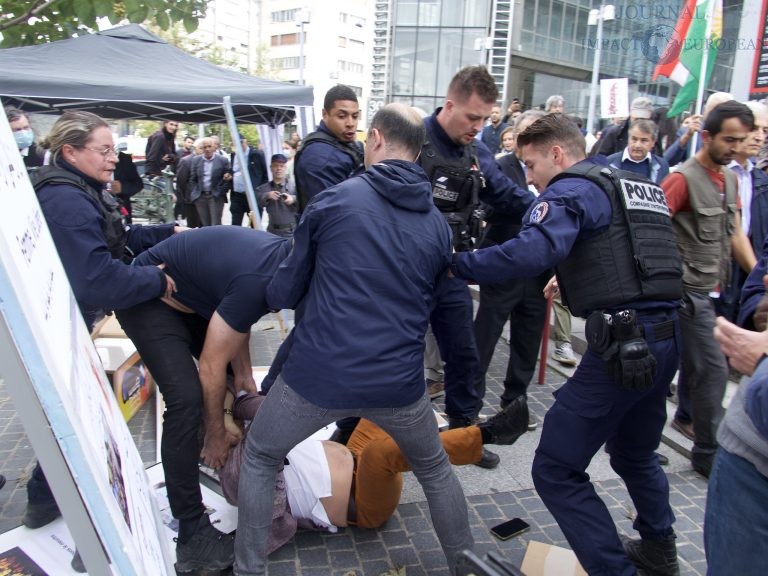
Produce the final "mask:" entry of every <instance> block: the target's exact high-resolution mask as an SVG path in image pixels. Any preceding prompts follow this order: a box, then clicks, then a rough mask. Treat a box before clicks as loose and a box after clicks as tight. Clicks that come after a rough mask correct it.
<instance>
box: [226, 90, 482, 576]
mask: <svg viewBox="0 0 768 576" xmlns="http://www.w3.org/2000/svg"><path fill="white" fill-rule="evenodd" d="M423 141H424V127H423V124H422V122H421V119H420V118H419V116H418V115H417V114H416V113H415V112H414V111H413V110H412V109H410V108H408V107H406V106H404V105H402V104H389V105H387V106H384V107H383V108H381V109H380V110H379V111H378V112H377V113H376V115H375V116H374V118H373V119H372V120H371V123H370V127H369V130H368V135H367V141H366V147H365V165H366V171H365V172H364V173H363V174H361V175H359V176H356V177H353V178H351V179H349V180H345V181H344V182H342V183H341V184H339V185H337V186H334V187H332V188H330V189H328V190H326V191H325V192H324V193H323V194H322V195H320V196H318V197H316V199H315V200H313V201H312V202H310V204H309V205H308V206H307V208H306V210H305V212H304V214H303V216H302V218H301V221H300V222H299V225H298V227H297V229H296V231H295V234H294V247H293V250H292V252H291V254H290V255H289V257H288V258H287V259H286V261H285V262H284V263H283V265H282V266H281V267H280V268H279V269H278V271H277V273H276V274H275V277H274V279H273V280H272V282H271V283H270V285H269V287H268V292H267V294H268V297H267V300H268V303H269V306H270V307H271V308H273V309H282V308H294V307H295V306H297V305H298V304H299V303H300V302H301V304H302V307H303V308H304V315H303V318H302V319H301V321H300V322H297V324H296V327H295V328H294V331H293V334H294V338H293V345H292V346H291V348H290V351H289V353H288V357H287V360H286V362H285V364H284V365H283V367H282V371H281V373H280V376H279V377H278V378H277V380H276V381H275V383H274V385H273V386H272V387H271V388H270V390H269V392H268V393H267V397H266V400H265V401H264V405H263V407H262V409H261V410H260V411H259V412H258V414H257V415H256V417H255V418H254V420H253V423H252V424H251V428H250V430H249V432H248V437H247V442H246V448H245V457H244V460H243V464H242V468H241V470H240V482H239V492H238V494H239V502H240V507H239V512H238V530H237V538H236V543H235V550H236V562H235V569H234V572H235V574H249V575H253V574H264V573H265V570H266V550H267V538H268V533H269V527H270V524H271V517H272V510H273V496H274V486H275V478H276V476H277V472H278V469H279V467H280V466H281V465H282V464H283V461H284V458H285V456H286V454H288V452H289V450H290V449H291V448H292V447H293V446H295V445H296V444H298V443H299V442H300V441H301V440H304V439H305V438H307V437H308V436H309V435H310V434H312V433H313V432H314V431H315V430H318V429H319V428H321V427H322V426H324V425H326V424H329V423H330V422H333V421H335V420H337V419H339V418H342V417H345V416H361V417H365V418H368V419H370V420H371V421H373V422H375V423H376V424H377V425H379V426H380V427H381V428H383V429H384V430H385V431H386V432H387V433H388V434H390V435H391V436H392V438H393V439H394V440H395V441H396V442H397V444H398V446H399V447H400V449H401V450H402V451H403V453H404V454H405V456H406V458H407V459H408V462H409V463H410V464H411V466H412V467H413V471H414V473H415V475H416V478H417V479H418V480H419V482H420V483H421V484H422V486H423V488H424V492H425V494H426V497H427V501H428V502H429V508H430V513H431V515H432V519H433V524H434V527H435V531H436V532H437V536H438V539H439V541H440V543H441V546H442V548H443V552H444V553H445V555H446V558H447V561H448V566H449V567H450V568H449V569H450V570H451V572H453V568H452V567H453V565H454V562H455V560H456V556H457V554H458V553H459V552H460V551H461V550H465V549H469V548H471V547H472V535H471V533H470V529H469V522H468V516H467V505H466V501H465V499H464V495H463V492H462V490H461V486H460V484H459V482H458V480H457V478H456V476H455V474H454V472H453V470H452V468H451V466H450V463H449V461H448V457H447V455H446V454H445V451H444V449H443V447H442V444H441V443H440V440H439V436H438V433H437V423H436V420H435V417H434V413H433V411H432V409H431V404H430V401H429V397H428V396H427V394H426V389H425V386H424V377H423V354H424V333H425V331H426V327H427V318H428V315H429V310H430V301H431V299H432V297H433V292H434V288H435V284H436V282H437V279H438V276H440V275H441V274H444V273H445V267H446V266H447V265H448V263H449V261H450V229H449V227H448V226H447V224H446V223H445V221H444V220H443V218H442V217H441V216H440V214H439V213H438V212H437V210H436V209H435V208H434V207H433V205H432V202H431V187H430V185H429V182H428V181H427V180H426V178H425V176H424V173H423V171H422V170H421V169H420V168H419V167H418V166H417V165H415V164H414V163H413V162H414V160H415V159H416V157H417V156H418V154H419V152H420V150H421V145H422V143H423ZM393 223H397V225H396V226H394V225H393ZM360 326H366V327H367V329H366V330H363V331H361V330H359V327H360Z"/></svg>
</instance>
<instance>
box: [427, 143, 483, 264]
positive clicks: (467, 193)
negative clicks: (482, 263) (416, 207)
mask: <svg viewBox="0 0 768 576" xmlns="http://www.w3.org/2000/svg"><path fill="white" fill-rule="evenodd" d="M419 163H420V164H421V167H422V168H423V169H424V172H425V173H426V174H427V178H429V181H430V183H431V184H432V200H433V202H434V203H435V206H436V207H437V209H438V210H440V213H441V214H442V215H443V216H444V217H445V219H446V220H447V221H448V224H449V225H450V227H451V231H452V232H453V247H454V249H455V250H456V251H457V252H463V251H466V250H471V249H472V238H473V237H477V236H478V235H479V226H480V220H481V217H480V215H479V213H478V212H477V209H478V206H479V204H480V201H479V198H478V195H479V193H480V188H481V186H482V185H483V174H482V171H481V170H480V162H479V161H478V159H477V144H476V143H475V142H474V141H473V142H471V143H470V144H468V145H467V146H465V147H464V150H463V154H462V156H461V158H458V159H453V160H449V159H447V158H443V157H442V156H440V155H439V154H438V152H437V149H436V148H435V147H434V146H433V145H432V144H431V143H430V142H429V140H427V141H425V142H424V146H423V147H422V149H421V158H420V160H419Z"/></svg>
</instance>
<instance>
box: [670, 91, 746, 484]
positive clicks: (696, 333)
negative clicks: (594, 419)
mask: <svg viewBox="0 0 768 576" xmlns="http://www.w3.org/2000/svg"><path fill="white" fill-rule="evenodd" d="M753 126H754V117H753V115H752V112H751V111H750V109H749V108H748V107H747V106H745V105H744V104H741V103H739V102H735V101H731V102H724V103H722V104H720V105H718V106H716V107H715V108H714V109H712V111H711V112H710V113H709V115H708V116H707V119H706V121H705V123H704V128H703V130H702V133H701V138H702V147H701V149H700V150H699V151H698V152H697V153H696V156H694V157H693V158H691V159H689V160H687V161H686V162H685V163H683V164H682V165H681V166H680V168H679V170H678V171H677V172H675V173H673V174H671V175H670V176H668V177H667V178H666V179H665V180H664V181H663V182H662V184H661V186H662V188H663V189H664V194H665V196H666V198H667V204H668V205H669V211H670V214H671V215H672V223H673V227H674V229H675V232H676V234H677V245H678V248H679V250H680V257H681V259H682V261H683V286H684V289H685V293H684V296H683V302H684V306H683V308H682V309H681V311H680V328H681V332H682V343H683V348H682V350H681V356H680V359H681V368H682V373H683V374H684V376H685V380H684V382H685V387H684V388H683V389H682V391H681V393H682V394H683V395H684V396H685V394H686V393H687V394H688V395H689V396H690V403H691V409H692V416H693V433H694V444H693V450H692V452H691V464H692V465H693V469H694V470H696V471H697V472H699V473H700V474H702V475H704V476H706V477H709V473H710V470H711V469H712V462H713V459H714V455H715V451H716V450H717V440H716V438H715V434H716V432H717V426H718V425H719V424H720V420H721V419H722V416H723V406H722V402H723V396H724V394H725V385H726V382H727V380H728V365H727V362H726V359H725V356H724V355H723V354H722V352H721V351H720V348H719V346H718V345H717V343H716V342H715V339H714V336H713V332H712V331H713V329H714V326H715V307H714V303H713V301H712V298H711V293H712V292H715V291H717V290H719V289H720V286H725V285H727V281H728V275H729V263H730V259H731V254H733V257H734V258H735V259H736V261H737V262H738V263H739V265H740V266H741V267H742V268H744V270H746V271H747V272H749V271H750V270H751V269H752V268H753V267H754V265H755V263H756V259H755V254H754V252H753V250H752V247H751V245H750V243H749V240H748V238H747V237H746V235H745V234H744V231H743V230H742V228H741V222H740V217H739V212H738V210H739V208H740V206H739V196H738V185H737V182H736V176H735V175H734V174H733V172H732V171H731V170H728V169H726V166H727V165H728V164H729V163H730V162H731V160H733V158H734V157H735V155H736V153H737V151H738V150H739V147H740V146H743V145H744V142H745V140H746V138H747V136H748V134H749V133H750V132H751V131H752V129H753ZM685 388H687V390H686V389H685Z"/></svg>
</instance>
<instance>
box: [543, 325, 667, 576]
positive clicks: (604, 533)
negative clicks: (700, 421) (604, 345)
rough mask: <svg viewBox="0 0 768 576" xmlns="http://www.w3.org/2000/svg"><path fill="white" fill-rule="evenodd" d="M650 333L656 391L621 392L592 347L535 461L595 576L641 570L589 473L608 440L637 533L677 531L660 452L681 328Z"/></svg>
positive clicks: (546, 495)
mask: <svg viewBox="0 0 768 576" xmlns="http://www.w3.org/2000/svg"><path fill="white" fill-rule="evenodd" d="M674 315H675V313H674V312H667V311H665V312H658V313H656V314H648V313H645V314H643V313H641V312H638V319H639V321H640V322H641V323H642V324H643V325H644V326H646V327H648V326H649V325H650V324H654V323H658V322H663V321H665V320H668V319H669V318H671V317H673V316H674ZM649 332H651V333H650V334H649ZM646 334H647V336H646V341H647V342H648V345H649V348H650V350H651V352H652V353H653V355H654V356H655V358H656V361H657V363H658V366H657V371H656V376H655V379H654V385H653V387H652V388H650V389H648V390H645V391H642V392H638V391H635V390H625V389H622V388H620V387H619V386H618V384H617V383H616V382H615V381H614V379H613V376H612V374H611V373H610V371H609V370H607V367H606V364H605V362H604V361H603V360H602V359H601V358H600V357H599V356H597V355H596V354H594V353H593V352H591V351H589V350H588V351H587V353H586V354H585V355H584V357H583V358H582V360H581V363H580V364H579V367H578V368H577V370H576V372H575V373H574V375H573V376H572V377H571V378H570V379H569V380H568V381H567V382H566V383H565V384H564V385H563V387H562V388H561V389H560V390H558V391H557V392H556V393H555V398H556V400H555V403H554V405H553V406H552V408H550V409H549V412H548V413H547V415H546V417H545V419H544V427H543V430H542V435H541V441H540V443H539V446H538V448H537V449H536V456H535V458H534V461H533V471H532V472H533V481H534V484H535V486H536V490H537V491H538V493H539V496H540V497H541V499H542V500H543V501H544V504H546V506H547V508H548V509H549V511H550V512H551V513H552V515H553V516H554V517H555V519H556V520H557V523H558V524H559V526H560V528H561V529H562V531H563V533H564V534H565V537H566V538H567V539H568V543H569V544H570V545H571V548H572V549H573V551H574V552H575V553H576V556H577V557H578V559H579V561H580V562H581V565H582V566H583V567H584V569H585V570H586V571H587V572H588V573H589V574H590V575H591V576H599V575H605V576H608V575H611V576H617V575H622V576H625V575H626V576H630V575H634V574H635V573H636V568H635V566H634V565H633V564H632V563H631V562H630V560H629V559H628V558H627V556H626V554H625V553H624V549H623V547H622V545H621V541H620V540H619V537H618V534H617V532H616V527H615V525H614V523H613V520H612V518H611V515H610V513H609V512H608V509H607V507H606V506H605V504H604V503H603V501H602V500H601V499H600V498H599V497H598V495H597V493H596V492H595V489H594V487H593V486H592V484H591V483H590V481H589V475H588V474H587V473H586V472H585V471H586V469H587V466H588V465H589V463H590V461H591V460H592V457H593V456H594V455H595V453H596V452H597V451H598V450H599V449H600V447H601V446H602V445H603V444H604V443H605V444H606V449H607V451H608V453H609V454H610V461H611V467H612V468H613V469H614V470H615V471H616V472H617V473H618V474H619V476H621V478H622V479H623V480H624V482H625V484H626V486H627V490H628V491H629V495H630V496H631V498H632V501H633V502H634V505H635V508H636V510H637V519H636V520H635V523H634V527H635V529H636V530H637V531H638V532H639V533H640V535H641V536H642V537H644V538H648V539H659V538H662V537H665V536H668V535H670V534H672V523H673V522H674V514H673V512H672V509H671V507H670V506H669V484H668V483H667V477H666V474H665V473H664V472H663V470H662V469H661V467H660V466H659V461H658V458H657V457H656V456H655V454H654V451H655V450H656V449H657V448H658V446H659V441H660V440H661V432H662V429H663V428H664V423H665V421H666V418H667V413H666V397H667V391H668V389H669V384H670V382H671V380H672V377H673V376H674V374H675V371H676V370H677V365H678V354H679V352H678V350H679V345H678V342H679V328H677V327H676V329H675V334H674V336H673V337H670V338H666V339H664V340H661V341H659V342H656V341H654V339H653V334H652V331H651V330H649V329H648V328H646Z"/></svg>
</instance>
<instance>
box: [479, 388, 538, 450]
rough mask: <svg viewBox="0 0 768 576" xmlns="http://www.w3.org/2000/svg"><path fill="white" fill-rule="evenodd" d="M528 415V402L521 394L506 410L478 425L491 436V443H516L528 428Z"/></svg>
mask: <svg viewBox="0 0 768 576" xmlns="http://www.w3.org/2000/svg"><path fill="white" fill-rule="evenodd" d="M528 415H529V414H528V402H527V401H526V399H525V396H524V395H520V396H518V397H517V398H515V399H514V400H512V402H510V403H509V405H508V406H507V407H506V408H504V410H502V411H501V412H499V413H497V414H495V415H494V416H491V417H490V418H489V419H488V420H486V421H485V422H481V423H480V424H478V425H477V426H478V428H480V430H481V431H484V432H485V433H487V436H490V441H489V442H488V443H489V444H503V445H509V444H514V443H515V442H516V441H517V439H518V438H520V436H522V435H523V434H525V432H526V431H527V430H528ZM484 435H485V434H484Z"/></svg>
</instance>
